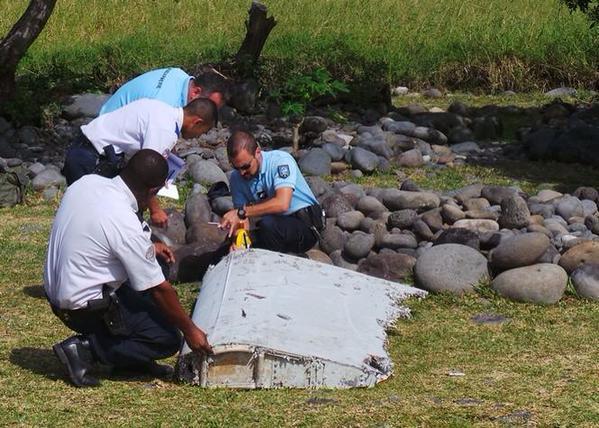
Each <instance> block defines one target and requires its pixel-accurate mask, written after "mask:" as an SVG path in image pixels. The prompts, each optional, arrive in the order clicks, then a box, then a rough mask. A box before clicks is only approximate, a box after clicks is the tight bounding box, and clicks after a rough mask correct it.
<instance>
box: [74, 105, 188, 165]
mask: <svg viewBox="0 0 599 428" xmlns="http://www.w3.org/2000/svg"><path fill="white" fill-rule="evenodd" d="M182 125H183V109H182V108H181V107H171V106H169V105H168V104H166V103H164V102H162V101H158V100H151V99H148V98H144V99H141V100H137V101H133V102H132V103H129V104H127V105H125V106H123V107H121V108H119V109H117V110H114V111H111V112H110V113H106V114H103V115H102V116H99V117H97V118H95V119H94V120H92V121H91V122H90V123H89V124H87V125H83V126H82V127H81V131H82V132H83V134H85V136H86V137H87V138H88V140H89V141H91V143H92V145H93V146H94V148H95V149H96V150H97V151H98V153H100V154H103V153H104V147H106V146H107V145H109V144H112V146H113V147H114V151H115V152H116V153H117V154H118V153H125V156H127V157H131V156H132V155H133V154H134V153H135V152H137V151H138V150H141V149H152V150H155V151H157V152H158V153H160V154H162V155H163V156H164V157H166V156H167V155H168V153H169V152H170V150H171V149H172V148H173V146H174V145H175V143H176V142H177V139H178V138H179V134H180V132H181V126H182Z"/></svg>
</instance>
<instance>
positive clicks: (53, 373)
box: [9, 347, 66, 380]
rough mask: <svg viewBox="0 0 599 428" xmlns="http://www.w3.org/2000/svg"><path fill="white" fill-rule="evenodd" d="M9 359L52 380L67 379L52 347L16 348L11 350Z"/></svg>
mask: <svg viewBox="0 0 599 428" xmlns="http://www.w3.org/2000/svg"><path fill="white" fill-rule="evenodd" d="M9 360H10V362H11V363H13V364H14V365H16V366H19V367H21V368H23V369H25V370H28V371H30V372H32V373H35V374H38V375H42V376H45V377H46V378H48V379H50V380H59V379H66V375H65V372H64V370H63V367H62V365H61V364H60V362H59V361H58V359H57V358H56V356H55V355H54V353H53V352H52V350H51V349H44V348H32V347H24V348H15V349H13V350H12V351H11V353H10V357H9Z"/></svg>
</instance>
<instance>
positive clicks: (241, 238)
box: [235, 228, 252, 248]
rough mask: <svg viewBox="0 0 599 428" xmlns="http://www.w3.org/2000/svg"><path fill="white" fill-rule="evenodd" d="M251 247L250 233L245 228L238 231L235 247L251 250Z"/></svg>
mask: <svg viewBox="0 0 599 428" xmlns="http://www.w3.org/2000/svg"><path fill="white" fill-rule="evenodd" d="M251 245H252V240H251V239H250V233H249V232H248V231H247V230H245V229H243V228H241V229H237V232H236V233H235V246H236V247H237V248H250V246H251Z"/></svg>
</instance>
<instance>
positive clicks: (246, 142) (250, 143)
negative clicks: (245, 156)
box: [227, 131, 258, 159]
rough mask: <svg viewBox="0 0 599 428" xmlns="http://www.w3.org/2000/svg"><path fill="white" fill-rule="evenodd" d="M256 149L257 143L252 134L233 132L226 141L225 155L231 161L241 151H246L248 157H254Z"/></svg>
mask: <svg viewBox="0 0 599 428" xmlns="http://www.w3.org/2000/svg"><path fill="white" fill-rule="evenodd" d="M257 147H258V143H256V139H255V138H254V136H253V135H252V134H250V133H249V132H245V131H235V132H233V134H231V136H230V137H229V141H227V155H228V156H229V159H233V158H235V157H237V155H238V154H239V153H240V152H241V151H242V150H246V151H247V152H248V153H249V154H250V155H252V156H254V155H255V154H256V148H257Z"/></svg>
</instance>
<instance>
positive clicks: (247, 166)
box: [234, 158, 254, 171]
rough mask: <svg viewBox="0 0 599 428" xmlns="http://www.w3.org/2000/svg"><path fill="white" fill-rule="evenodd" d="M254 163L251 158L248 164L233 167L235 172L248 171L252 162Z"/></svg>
mask: <svg viewBox="0 0 599 428" xmlns="http://www.w3.org/2000/svg"><path fill="white" fill-rule="evenodd" d="M253 161H254V158H252V159H251V160H250V161H249V162H248V163H246V164H243V165H240V166H236V167H234V168H235V169H236V170H237V171H247V170H248V169H250V168H251V167H252V162H253Z"/></svg>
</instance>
